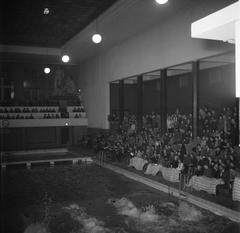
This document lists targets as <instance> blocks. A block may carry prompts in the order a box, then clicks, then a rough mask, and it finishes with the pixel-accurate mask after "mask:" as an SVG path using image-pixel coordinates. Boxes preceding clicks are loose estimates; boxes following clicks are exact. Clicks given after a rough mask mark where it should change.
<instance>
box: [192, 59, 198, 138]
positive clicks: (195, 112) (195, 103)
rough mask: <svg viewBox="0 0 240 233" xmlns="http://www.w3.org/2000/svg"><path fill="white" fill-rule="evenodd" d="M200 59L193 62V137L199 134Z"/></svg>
mask: <svg viewBox="0 0 240 233" xmlns="http://www.w3.org/2000/svg"><path fill="white" fill-rule="evenodd" d="M198 97H199V61H195V62H193V63H192V122H193V123H192V137H193V138H194V139H195V138H196V137H197V136H198V114H199V98H198Z"/></svg>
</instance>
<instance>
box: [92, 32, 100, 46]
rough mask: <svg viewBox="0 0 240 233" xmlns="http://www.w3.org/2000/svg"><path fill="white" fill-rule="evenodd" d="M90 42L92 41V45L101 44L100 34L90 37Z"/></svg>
mask: <svg viewBox="0 0 240 233" xmlns="http://www.w3.org/2000/svg"><path fill="white" fill-rule="evenodd" d="M92 41H93V43H95V44H99V43H101V41H102V36H101V35H100V34H94V35H93V36H92Z"/></svg>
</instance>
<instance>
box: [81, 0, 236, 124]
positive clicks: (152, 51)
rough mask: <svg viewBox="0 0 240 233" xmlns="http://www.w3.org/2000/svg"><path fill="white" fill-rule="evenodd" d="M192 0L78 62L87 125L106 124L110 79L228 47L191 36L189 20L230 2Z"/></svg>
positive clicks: (209, 53)
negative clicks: (148, 26) (185, 5)
mask: <svg viewBox="0 0 240 233" xmlns="http://www.w3.org/2000/svg"><path fill="white" fill-rule="evenodd" d="M197 2H198V3H197V4H196V1H191V3H190V4H189V5H188V7H187V8H183V9H181V11H179V12H178V13H177V14H175V15H174V16H173V17H171V18H168V19H166V20H165V21H164V22H156V24H155V25H153V26H152V27H151V28H149V29H148V30H146V31H143V32H142V33H141V34H138V35H135V36H133V37H131V38H129V39H128V40H126V41H123V42H122V43H121V44H118V45H116V46H115V47H113V48H112V49H110V50H108V51H105V52H102V53H99V54H97V55H96V56H95V57H92V58H90V59H88V60H87V61H85V62H84V63H82V64H80V66H79V73H78V76H79V79H78V85H79V87H80V88H81V89H82V92H83V99H84V104H85V106H86V110H87V115H88V119H89V127H95V128H108V121H107V115H108V114H109V109H110V107H109V106H110V104H109V102H110V100H109V82H111V81H113V80H117V79H121V78H126V77H129V76H133V75H137V74H140V73H144V72H148V71H151V70H156V69H159V68H164V67H167V66H171V65H175V64H179V63H183V62H186V61H191V60H196V59H199V58H203V57H206V56H210V55H214V54H219V53H221V52H223V51H227V50H231V49H233V48H234V47H233V46H232V45H229V44H226V43H223V42H216V41H205V40H199V39H192V38H191V23H192V22H194V21H195V20H197V19H200V18H202V17H204V16H206V15H208V14H209V13H213V12H215V11H216V10H218V9H221V8H222V7H224V6H226V5H228V4H231V2H229V1H225V0H221V1H219V0H211V1H207V0H202V1H197Z"/></svg>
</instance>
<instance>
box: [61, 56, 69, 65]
mask: <svg viewBox="0 0 240 233" xmlns="http://www.w3.org/2000/svg"><path fill="white" fill-rule="evenodd" d="M69 60H70V58H69V56H68V55H63V56H62V61H63V62H64V63H68V62H69Z"/></svg>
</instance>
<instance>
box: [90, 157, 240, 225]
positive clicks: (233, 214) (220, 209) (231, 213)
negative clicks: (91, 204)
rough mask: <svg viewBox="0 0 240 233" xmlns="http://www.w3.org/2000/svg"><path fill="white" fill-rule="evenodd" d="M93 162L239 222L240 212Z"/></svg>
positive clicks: (105, 164)
mask: <svg viewBox="0 0 240 233" xmlns="http://www.w3.org/2000/svg"><path fill="white" fill-rule="evenodd" d="M94 162H95V163H97V164H98V165H100V166H102V167H104V168H107V169H110V170H112V171H114V172H116V173H118V174H121V175H124V176H126V177H128V178H130V179H132V180H135V181H137V182H140V183H142V184H145V185H147V186H149V187H151V188H154V189H157V190H159V191H162V192H165V193H168V194H169V195H172V196H175V197H177V198H181V199H184V200H186V201H188V202H190V203H191V204H194V205H196V206H198V207H200V208H203V209H206V210H208V211H211V212H212V213H214V214H216V215H219V216H224V217H226V218H228V219H230V220H232V221H234V222H240V212H239V211H235V210H232V209H229V208H227V207H224V206H222V205H219V204H216V203H213V202H210V201H208V200H205V199H202V198H199V197H196V196H194V195H191V194H189V193H187V192H184V191H180V190H178V189H176V188H173V187H170V186H168V185H165V184H161V183H159V182H157V181H154V180H152V179H148V178H146V177H143V176H141V175H138V174H136V173H134V172H130V171H127V170H126V169H123V168H120V167H117V166H114V165H111V164H108V163H105V162H99V161H97V160H95V161H94Z"/></svg>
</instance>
